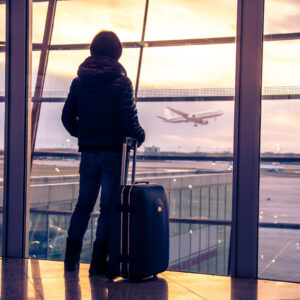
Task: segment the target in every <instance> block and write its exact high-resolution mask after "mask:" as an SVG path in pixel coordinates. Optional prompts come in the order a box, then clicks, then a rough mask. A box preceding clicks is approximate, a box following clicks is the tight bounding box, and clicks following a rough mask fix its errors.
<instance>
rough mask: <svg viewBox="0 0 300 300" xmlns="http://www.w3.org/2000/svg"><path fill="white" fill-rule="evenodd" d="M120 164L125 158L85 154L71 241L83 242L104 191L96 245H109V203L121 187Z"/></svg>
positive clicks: (107, 153)
mask: <svg viewBox="0 0 300 300" xmlns="http://www.w3.org/2000/svg"><path fill="white" fill-rule="evenodd" d="M121 160H122V154H121V153H118V152H108V151H99V152H82V154H81V162H80V167H79V173H80V183H79V197H78V202H77V204H76V207H75V210H74V212H73V215H72V217H71V222H70V227H69V231H68V235H69V237H70V238H76V239H80V240H83V236H84V234H85V232H86V229H87V226H88V222H89V219H90V215H91V213H92V211H93V209H94V206H95V203H96V200H97V197H98V194H99V190H100V187H101V195H100V216H99V219H98V225H97V231H96V241H97V242H99V243H101V242H106V241H107V239H108V223H109V210H110V203H111V200H112V196H113V193H114V192H115V191H116V189H118V187H119V186H120V174H121Z"/></svg>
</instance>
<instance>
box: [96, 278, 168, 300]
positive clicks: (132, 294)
mask: <svg viewBox="0 0 300 300" xmlns="http://www.w3.org/2000/svg"><path fill="white" fill-rule="evenodd" d="M90 284H91V292H92V300H98V299H103V300H112V299H114V300H115V299H116V300H134V299H143V300H150V299H151V300H153V299H157V300H167V299H168V284H167V281H166V280H164V279H162V278H156V277H155V278H153V277H152V278H149V279H146V280H143V281H142V282H139V283H135V282H132V281H129V280H118V281H109V280H106V279H105V278H104V277H103V278H101V277H91V278H90Z"/></svg>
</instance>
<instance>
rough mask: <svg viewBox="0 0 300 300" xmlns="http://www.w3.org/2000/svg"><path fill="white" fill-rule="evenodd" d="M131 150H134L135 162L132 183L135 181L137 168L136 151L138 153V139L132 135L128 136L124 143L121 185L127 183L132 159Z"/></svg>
mask: <svg viewBox="0 0 300 300" xmlns="http://www.w3.org/2000/svg"><path fill="white" fill-rule="evenodd" d="M130 150H133V163H132V174H131V183H132V184H134V181H135V169H136V153H137V140H136V139H134V138H131V137H126V138H125V139H124V143H123V151H122V168H121V182H120V183H121V185H122V186H124V185H126V183H127V175H128V168H129V160H130Z"/></svg>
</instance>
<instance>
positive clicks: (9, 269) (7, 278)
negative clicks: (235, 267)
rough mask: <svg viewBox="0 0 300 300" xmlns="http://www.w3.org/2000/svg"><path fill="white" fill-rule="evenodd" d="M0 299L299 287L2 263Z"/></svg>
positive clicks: (298, 292) (293, 295)
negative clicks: (130, 277)
mask: <svg viewBox="0 0 300 300" xmlns="http://www.w3.org/2000/svg"><path fill="white" fill-rule="evenodd" d="M0 264H1V281H0V282H1V299H3V300H4V299H16V300H22V299H51V300H52V299H53V300H58V299H68V300H79V299H92V300H96V299H103V300H106V299H120V300H137V299H142V300H148V299H154V300H166V299H176V300H177V299H191V300H192V299H213V300H217V299H222V300H225V299H238V300H240V299H241V300H243V299H249V300H255V299H282V300H283V299H284V300H287V299H298V300H300V284H294V283H284V282H275V281H265V280H247V279H234V278H230V277H222V276H211V275H199V274H190V273H179V272H164V273H162V274H161V275H159V276H158V278H157V279H148V280H146V281H144V282H141V283H133V282H129V281H127V280H121V279H119V280H116V281H114V282H113V281H109V280H107V279H105V278H102V277H94V278H89V277H88V268H89V265H87V264H81V268H80V273H79V275H76V274H72V273H69V274H67V275H66V276H65V274H64V272H63V263H62V262H53V261H41V260H21V259H2V261H0Z"/></svg>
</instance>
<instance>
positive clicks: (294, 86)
mask: <svg viewBox="0 0 300 300" xmlns="http://www.w3.org/2000/svg"><path fill="white" fill-rule="evenodd" d="M299 52H300V40H294V41H284V42H283V41H281V42H264V62H263V87H264V91H263V92H264V94H266V93H268V94H276V93H277V94H278V93H280V94H297V93H298V94H299V86H300V78H299V76H298V70H299V68H300V60H299Z"/></svg>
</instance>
